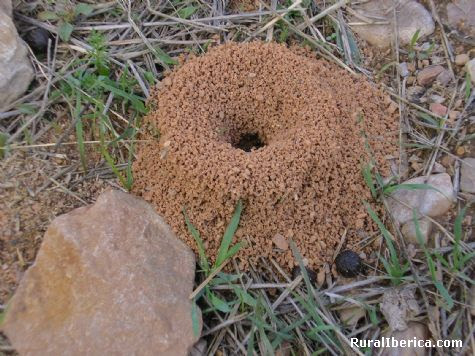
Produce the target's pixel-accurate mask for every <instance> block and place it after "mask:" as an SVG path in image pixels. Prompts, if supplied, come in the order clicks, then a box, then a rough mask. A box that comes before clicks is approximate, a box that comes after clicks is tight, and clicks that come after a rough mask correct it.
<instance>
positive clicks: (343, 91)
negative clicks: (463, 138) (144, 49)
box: [134, 42, 397, 268]
mask: <svg viewBox="0 0 475 356" xmlns="http://www.w3.org/2000/svg"><path fill="white" fill-rule="evenodd" d="M152 102H153V104H154V105H155V107H156V109H155V110H154V111H153V112H152V113H151V114H150V115H149V116H148V117H147V118H146V124H148V125H149V126H151V127H152V128H153V129H152V130H150V132H153V131H154V132H157V130H158V132H160V141H157V140H156V139H154V135H152V134H151V133H150V132H149V133H148V134H146V135H145V136H146V137H147V138H149V139H152V142H151V143H146V144H143V145H141V146H140V147H139V152H138V159H137V161H136V162H135V164H134V176H135V183H136V184H135V187H134V190H135V193H138V194H140V195H142V196H143V197H144V198H145V199H146V200H147V201H150V202H152V203H153V204H154V205H155V206H156V208H157V210H158V211H159V212H160V213H161V214H163V215H164V216H165V217H166V218H167V220H168V222H169V223H170V224H171V225H172V227H173V228H174V230H175V231H176V232H177V234H178V235H179V236H180V237H181V238H182V239H183V240H184V241H186V242H187V243H188V244H189V245H190V246H191V247H193V248H194V249H195V250H196V245H195V242H194V240H193V237H192V236H191V235H190V234H189V233H188V232H187V230H186V227H185V224H184V218H183V214H182V209H183V208H184V207H186V209H187V212H188V215H189V217H190V220H191V221H192V223H193V224H194V225H195V226H196V227H197V229H198V230H199V231H200V233H201V236H202V238H203V239H204V240H205V245H206V248H207V253H208V255H210V256H211V257H212V258H215V256H216V253H217V249H218V247H219V245H220V241H221V238H222V236H223V233H224V230H225V228H226V225H227V222H228V221H229V220H230V218H231V215H232V213H233V210H234V207H235V205H236V202H237V201H238V199H242V201H243V202H244V213H243V216H242V219H241V223H240V229H239V230H238V232H237V234H236V235H237V236H236V237H235V240H234V241H238V240H245V241H247V246H246V247H245V248H243V249H241V251H240V252H239V255H238V256H239V257H240V258H241V267H243V268H246V266H247V261H249V259H256V258H258V257H260V256H264V257H274V258H276V259H277V261H278V262H280V263H281V264H282V265H284V266H286V267H292V266H293V265H294V264H295V261H294V260H293V258H292V254H291V251H290V250H286V251H281V250H278V249H277V248H276V247H275V246H274V245H273V243H272V237H273V236H275V234H281V235H283V236H285V237H286V238H288V239H290V238H291V239H293V240H294V241H295V242H296V244H297V246H298V248H299V249H300V251H301V252H302V254H303V255H304V257H305V258H306V259H307V260H308V263H309V265H310V266H312V267H315V266H318V265H320V264H321V263H323V262H328V261H330V260H331V258H332V255H333V253H334V251H335V248H336V246H337V245H338V243H339V241H340V239H341V237H342V235H343V234H344V231H345V229H347V230H348V231H347V243H346V247H347V248H355V249H358V248H357V246H356V244H357V243H358V241H359V239H360V238H361V237H359V236H362V235H366V233H368V232H372V231H373V230H374V226H373V224H372V223H371V221H370V218H369V217H368V215H367V213H366V211H365V208H364V206H363V204H362V200H363V199H365V200H370V199H371V196H370V193H369V191H368V189H367V187H366V186H365V183H364V181H363V178H362V175H361V165H362V163H364V162H366V161H367V160H368V155H367V154H366V150H365V138H364V136H366V137H367V139H368V142H369V143H370V145H371V148H372V150H373V151H374V152H375V159H376V161H377V162H378V163H379V165H380V166H381V167H382V168H383V171H384V170H386V172H383V173H387V167H388V164H387V162H386V160H385V159H386V158H388V156H391V155H392V156H393V157H394V156H396V155H397V154H396V148H397V145H396V139H397V134H396V132H397V119H396V117H395V116H394V114H390V110H388V105H389V100H388V98H386V97H385V96H384V95H383V94H382V93H381V92H380V91H379V90H377V89H376V88H374V87H372V85H371V84H370V83H369V82H367V81H366V80H364V78H362V77H352V76H351V75H349V74H347V73H346V72H345V71H344V70H342V69H340V68H339V67H337V66H336V65H334V64H331V63H329V62H327V61H325V60H319V59H316V58H313V57H309V56H308V55H304V54H303V51H302V50H290V49H288V48H286V47H285V46H282V45H277V44H263V43H261V42H254V43H247V44H228V45H224V46H220V47H217V48H214V49H212V50H211V51H210V52H209V53H207V54H206V55H203V56H201V57H197V58H192V59H190V60H188V61H187V62H186V63H185V64H184V65H182V66H181V67H180V68H179V69H177V70H176V71H174V72H173V73H171V74H170V75H169V76H168V77H167V78H166V79H165V80H164V81H163V82H162V87H161V88H160V89H159V90H158V91H157V92H156V94H155V96H154V98H153V101H152ZM363 132H364V135H363ZM246 134H247V135H248V136H249V135H251V136H252V137H253V138H254V139H255V136H253V135H254V134H257V135H258V137H259V139H260V140H261V141H262V143H263V144H264V146H263V147H261V148H258V149H253V150H252V151H251V152H246V151H245V150H243V149H240V148H238V147H237V145H238V143H239V142H240V140H242V138H243V136H245V135H246ZM247 148H248V147H246V149H247Z"/></svg>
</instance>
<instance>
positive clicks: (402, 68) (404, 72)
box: [399, 62, 409, 78]
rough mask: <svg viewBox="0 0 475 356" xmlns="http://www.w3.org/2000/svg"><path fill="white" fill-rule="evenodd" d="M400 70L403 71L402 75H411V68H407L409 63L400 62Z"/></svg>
mask: <svg viewBox="0 0 475 356" xmlns="http://www.w3.org/2000/svg"><path fill="white" fill-rule="evenodd" d="M399 70H400V73H401V77H403V78H404V77H407V76H408V75H409V69H407V63H406V62H402V63H400V64H399Z"/></svg>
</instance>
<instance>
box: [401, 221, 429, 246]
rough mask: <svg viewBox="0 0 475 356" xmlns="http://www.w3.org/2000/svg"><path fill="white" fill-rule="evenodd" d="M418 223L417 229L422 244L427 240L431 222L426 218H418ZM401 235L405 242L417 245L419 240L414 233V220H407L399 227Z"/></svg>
mask: <svg viewBox="0 0 475 356" xmlns="http://www.w3.org/2000/svg"><path fill="white" fill-rule="evenodd" d="M417 222H418V223H419V231H420V235H421V237H422V241H423V242H424V245H427V243H428V241H429V235H430V232H431V229H432V223H431V222H430V221H429V220H427V219H420V220H418V221H417ZM401 232H402V235H403V236H404V239H405V240H406V242H407V243H411V244H414V245H415V246H419V245H420V243H419V240H418V238H417V234H416V225H415V224H414V221H412V220H409V221H408V222H406V223H405V224H404V225H403V226H402V228H401Z"/></svg>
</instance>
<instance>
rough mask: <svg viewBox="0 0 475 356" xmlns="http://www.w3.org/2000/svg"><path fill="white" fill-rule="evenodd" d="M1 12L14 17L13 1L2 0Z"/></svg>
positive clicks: (0, 3)
mask: <svg viewBox="0 0 475 356" xmlns="http://www.w3.org/2000/svg"><path fill="white" fill-rule="evenodd" d="M0 12H3V13H5V14H7V15H8V16H10V17H12V15H13V7H12V1H11V0H2V1H0Z"/></svg>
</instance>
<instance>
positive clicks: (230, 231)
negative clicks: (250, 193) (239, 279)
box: [214, 200, 242, 268]
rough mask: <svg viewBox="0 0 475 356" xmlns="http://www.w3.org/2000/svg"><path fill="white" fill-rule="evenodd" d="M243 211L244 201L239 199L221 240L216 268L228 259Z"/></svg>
mask: <svg viewBox="0 0 475 356" xmlns="http://www.w3.org/2000/svg"><path fill="white" fill-rule="evenodd" d="M241 212H242V202H241V200H239V201H238V202H237V205H236V209H235V210H234V214H233V216H232V218H231V221H230V222H229V225H228V227H227V228H226V231H225V232H224V235H223V240H222V241H221V246H219V250H218V255H217V257H216V263H215V266H214V267H215V268H217V267H219V266H221V264H222V263H223V262H224V261H226V259H227V258H228V250H229V246H230V245H231V242H232V239H233V236H234V233H235V232H236V230H237V228H238V225H239V220H240V219H241Z"/></svg>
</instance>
